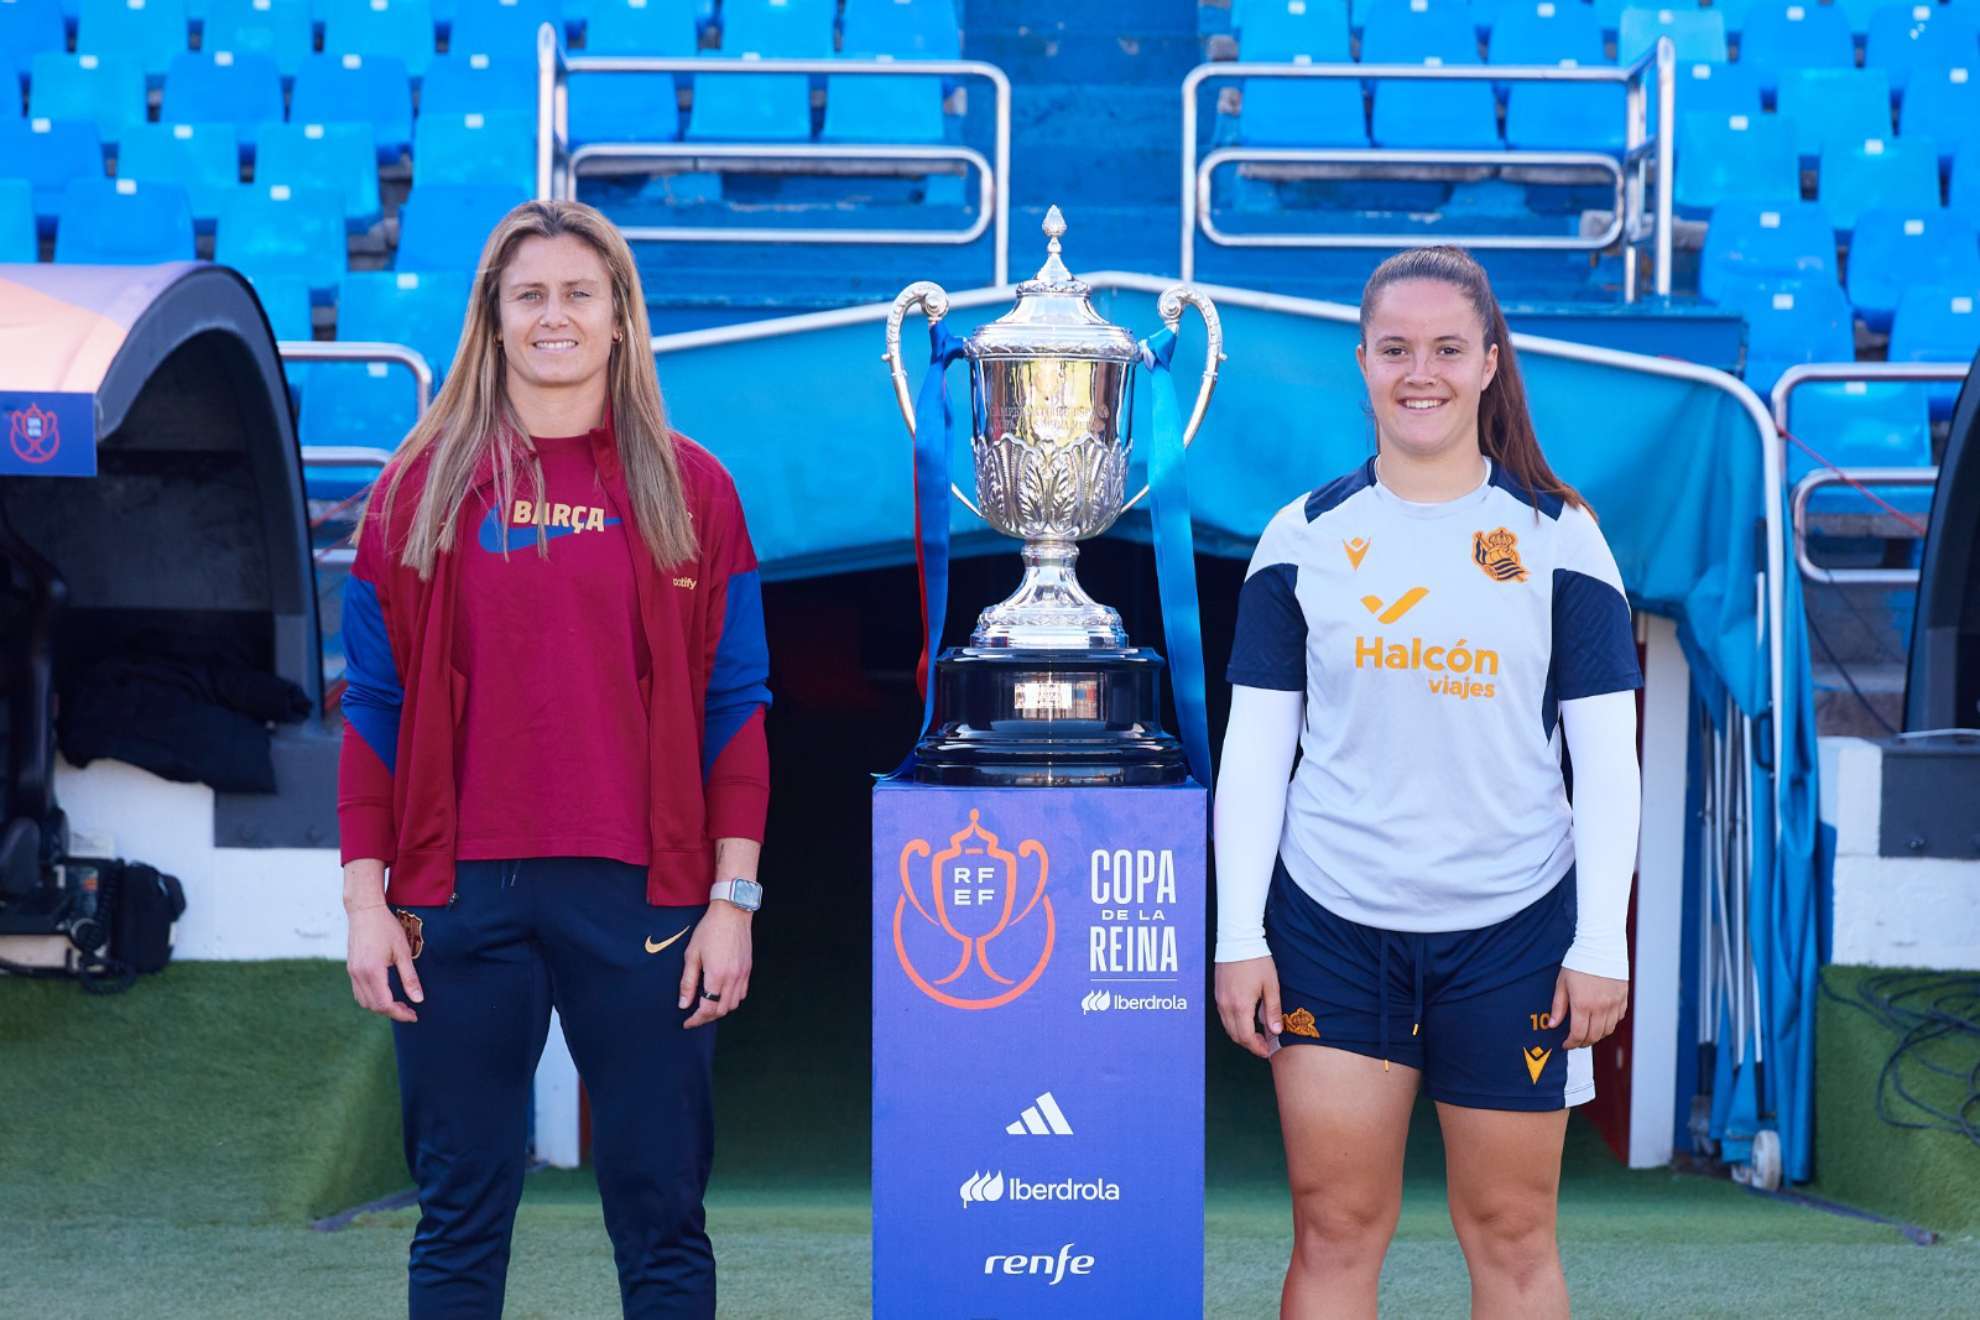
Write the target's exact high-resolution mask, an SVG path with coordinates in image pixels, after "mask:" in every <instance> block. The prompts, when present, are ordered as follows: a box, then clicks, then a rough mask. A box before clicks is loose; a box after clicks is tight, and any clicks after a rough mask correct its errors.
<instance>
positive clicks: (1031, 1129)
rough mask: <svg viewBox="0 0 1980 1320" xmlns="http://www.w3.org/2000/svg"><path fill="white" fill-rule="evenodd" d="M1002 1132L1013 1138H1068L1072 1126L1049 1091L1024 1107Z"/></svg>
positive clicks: (1071, 1131) (1071, 1132)
mask: <svg viewBox="0 0 1980 1320" xmlns="http://www.w3.org/2000/svg"><path fill="white" fill-rule="evenodd" d="M1004 1131H1006V1132H1008V1133H1010V1134H1011V1135H1012V1136H1014V1137H1070V1136H1071V1135H1072V1134H1073V1130H1072V1124H1070V1123H1068V1122H1066V1115H1065V1111H1064V1110H1062V1109H1060V1108H1059V1102H1058V1101H1057V1100H1054V1099H1053V1098H1052V1093H1051V1092H1050V1091H1047V1092H1045V1093H1044V1094H1043V1095H1041V1096H1039V1097H1038V1099H1037V1100H1035V1101H1033V1102H1032V1103H1031V1104H1029V1105H1027V1106H1025V1110H1024V1112H1023V1113H1022V1114H1020V1115H1018V1120H1017V1122H1015V1123H1011V1124H1007V1125H1006V1126H1005V1128H1004Z"/></svg>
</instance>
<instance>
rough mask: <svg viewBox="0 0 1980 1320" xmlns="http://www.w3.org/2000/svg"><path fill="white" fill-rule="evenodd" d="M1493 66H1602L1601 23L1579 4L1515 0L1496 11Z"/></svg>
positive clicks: (1568, 0) (1576, 0)
mask: <svg viewBox="0 0 1980 1320" xmlns="http://www.w3.org/2000/svg"><path fill="white" fill-rule="evenodd" d="M1489 53H1490V59H1491V62H1492V63H1493V64H1562V63H1568V62H1572V63H1574V64H1590V65H1592V64H1601V63H1603V62H1604V60H1605V59H1606V52H1605V51H1604V49H1603V44H1602V22H1601V20H1600V19H1599V18H1597V17H1596V16H1595V11H1594V9H1592V8H1591V7H1590V6H1588V5H1586V4H1583V3H1579V0H1517V2H1516V3H1509V4H1507V5H1505V6H1504V7H1503V8H1501V9H1500V10H1499V11H1498V16H1497V18H1496V19H1495V20H1494V22H1493V25H1492V41H1491V45H1490V47H1489Z"/></svg>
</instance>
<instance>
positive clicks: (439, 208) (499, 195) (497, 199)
mask: <svg viewBox="0 0 1980 1320" xmlns="http://www.w3.org/2000/svg"><path fill="white" fill-rule="evenodd" d="M529 195H530V193H529V190H528V189H525V188H517V187H515V186H513V185H511V184H499V183H498V184H486V183H470V184H459V183H454V184H447V183H421V184H418V185H417V186H415V187H414V188H413V190H412V195H411V196H409V197H407V198H406V200H405V204H404V205H402V206H400V208H399V247H398V258H397V260H398V268H399V269H400V270H409V271H449V270H467V271H471V270H473V269H474V268H475V264H476V263H477V262H478V261H480V259H481V245H482V241H483V240H484V239H486V238H487V237H488V231H489V230H491V229H493V228H494V227H495V222H496V221H497V220H500V219H501V218H502V217H503V216H505V215H507V214H508V213H509V212H510V211H512V210H514V209H515V208H516V207H517V206H520V205H521V204H522V203H523V202H524V201H526V200H528V198H529Z"/></svg>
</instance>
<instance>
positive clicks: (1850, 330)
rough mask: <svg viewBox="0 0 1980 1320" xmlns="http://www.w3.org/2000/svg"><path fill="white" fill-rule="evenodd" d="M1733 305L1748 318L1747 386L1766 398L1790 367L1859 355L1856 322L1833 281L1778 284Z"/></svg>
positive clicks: (1845, 359) (1738, 299)
mask: <svg viewBox="0 0 1980 1320" xmlns="http://www.w3.org/2000/svg"><path fill="white" fill-rule="evenodd" d="M1734 303H1735V305H1736V306H1738V307H1739V308H1740V311H1741V313H1742V314H1743V315H1744V316H1745V317H1746V325H1747V335H1746V371H1745V376H1746V383H1747V384H1748V385H1751V386H1752V387H1753V389H1754V391H1755V392H1756V393H1758V394H1759V395H1760V397H1761V398H1763V399H1764V398H1766V397H1767V394H1768V392H1769V391H1771V390H1772V389H1773V388H1774V382H1775V381H1777V380H1779V379H1780V376H1781V373H1782V372H1783V371H1786V370H1787V369H1788V368H1789V367H1791V366H1795V365H1796V364H1798V363H1802V362H1848V361H1851V360H1852V359H1854V358H1855V356H1856V336H1855V329H1854V322H1855V318H1854V317H1853V316H1852V315H1851V312H1850V307H1849V300H1848V299H1847V298H1845V297H1844V296H1843V291H1842V290H1841V289H1839V288H1837V287H1836V284H1835V281H1833V280H1815V281H1809V282H1806V283H1800V284H1796V283H1786V284H1779V285H1775V286H1772V287H1771V288H1766V289H1761V290H1758V291H1755V292H1753V293H1750V294H1748V295H1746V296H1744V297H1739V298H1736V299H1735V300H1734Z"/></svg>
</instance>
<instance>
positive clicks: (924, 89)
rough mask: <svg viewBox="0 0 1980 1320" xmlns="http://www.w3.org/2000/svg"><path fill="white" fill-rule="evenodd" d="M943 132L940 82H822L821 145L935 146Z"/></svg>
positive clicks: (837, 77)
mask: <svg viewBox="0 0 1980 1320" xmlns="http://www.w3.org/2000/svg"><path fill="white" fill-rule="evenodd" d="M848 58H861V57H858V56H851V55H849V56H848ZM863 58H873V57H872V56H870V55H869V56H864V57H863ZM882 58H887V59H891V58H893V57H892V56H891V55H887V56H883V57H882ZM945 131H946V130H945V129H944V127H943V123H942V80H941V79H940V78H876V77H870V76H863V75H846V74H833V75H830V76H828V77H827V78H826V80H825V123H824V126H823V127H822V128H821V129H820V130H819V134H818V139H819V141H821V142H940V141H942V139H943V136H944V134H945Z"/></svg>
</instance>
